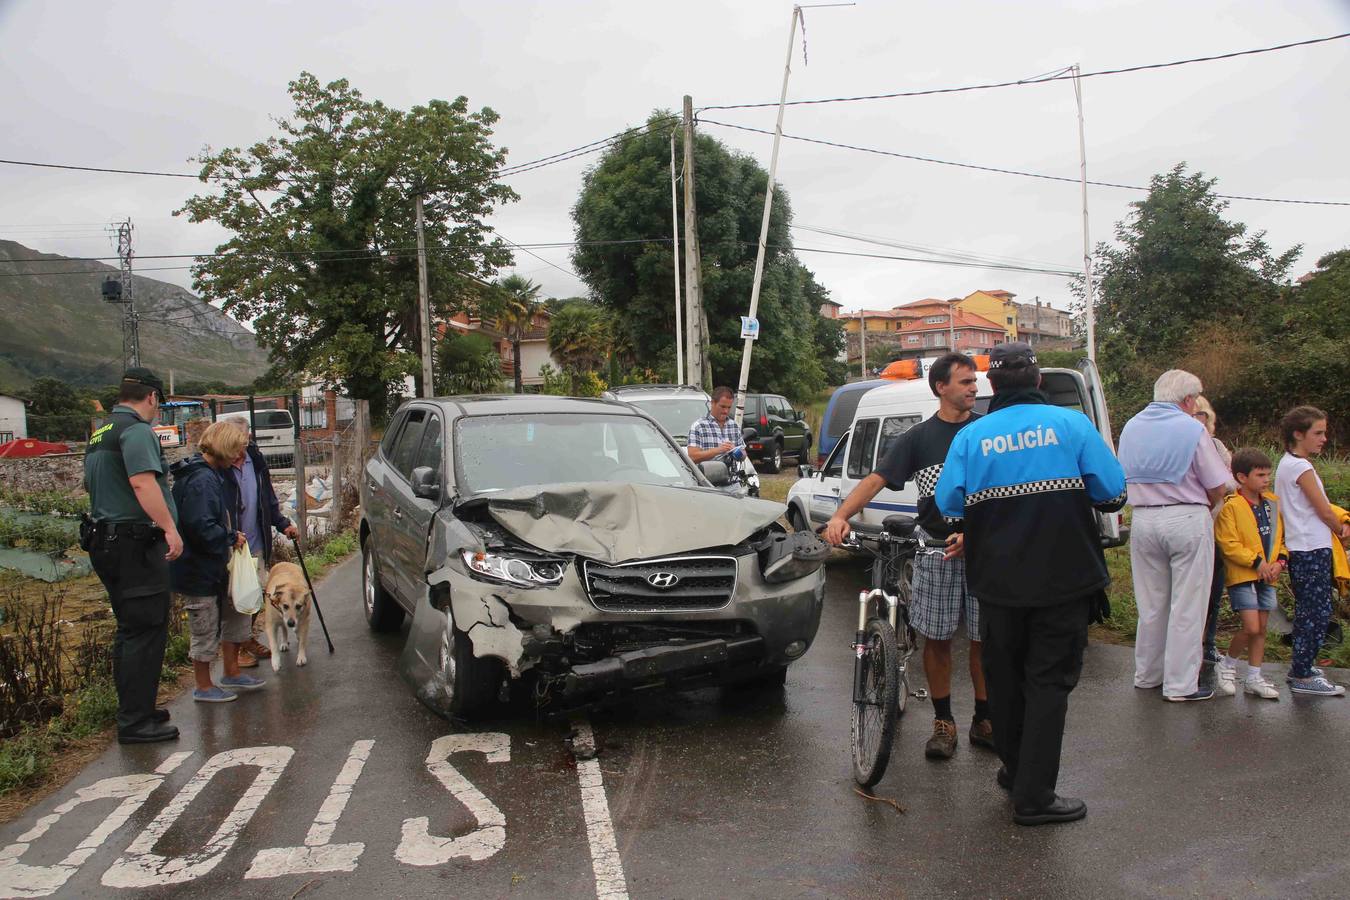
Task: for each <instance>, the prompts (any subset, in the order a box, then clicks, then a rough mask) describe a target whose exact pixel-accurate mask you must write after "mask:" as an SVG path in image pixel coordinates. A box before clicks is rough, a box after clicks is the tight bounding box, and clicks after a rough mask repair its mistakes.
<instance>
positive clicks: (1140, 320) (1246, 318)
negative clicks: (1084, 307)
mask: <svg viewBox="0 0 1350 900" xmlns="http://www.w3.org/2000/svg"><path fill="white" fill-rule="evenodd" d="M1214 184H1215V180H1214V179H1210V178H1206V177H1205V176H1204V175H1203V174H1202V173H1200V172H1196V173H1193V174H1187V172H1186V165H1185V164H1184V163H1181V164H1178V165H1177V166H1175V167H1174V168H1173V169H1172V170H1171V171H1169V172H1167V173H1165V174H1162V175H1155V176H1154V177H1153V179H1152V181H1151V182H1150V186H1149V193H1148V196H1147V197H1145V198H1144V199H1143V200H1140V201H1138V202H1135V203H1133V204H1131V205H1132V206H1133V211H1132V212H1131V214H1130V216H1129V217H1128V218H1127V219H1126V220H1125V221H1122V222H1119V223H1117V225H1116V240H1117V241H1118V242H1119V246H1109V245H1106V244H1101V245H1099V246H1098V248H1097V260H1098V262H1097V275H1098V276H1099V277H1100V289H1099V291H1098V296H1097V303H1096V321H1097V340H1098V355H1099V363H1100V365H1101V370H1102V377H1103V380H1104V381H1105V383H1106V387H1107V390H1108V393H1110V394H1111V395H1112V397H1111V399H1112V401H1113V405H1114V407H1115V408H1117V409H1120V410H1122V412H1125V413H1129V412H1132V411H1133V410H1136V409H1138V408H1139V407H1140V406H1142V405H1143V404H1144V403H1146V402H1147V401H1148V399H1149V397H1150V396H1151V391H1150V387H1151V385H1152V382H1153V379H1155V378H1156V377H1157V375H1158V374H1160V373H1161V372H1162V371H1163V370H1165V369H1170V368H1173V367H1175V366H1177V365H1179V364H1180V363H1181V361H1182V359H1183V358H1185V357H1186V356H1187V355H1188V354H1189V353H1191V352H1192V351H1204V350H1211V351H1212V350H1213V349H1214V348H1215V347H1217V346H1219V344H1218V341H1220V340H1225V341H1228V340H1236V339H1238V338H1240V337H1241V336H1242V335H1243V334H1246V333H1249V332H1251V331H1253V330H1255V329H1257V328H1259V323H1260V322H1262V321H1263V319H1264V318H1265V317H1266V315H1267V311H1268V310H1270V309H1271V308H1273V307H1275V306H1276V305H1277V303H1278V299H1279V296H1280V290H1281V283H1282V282H1284V281H1286V280H1287V278H1288V273H1289V268H1290V266H1292V265H1293V262H1294V260H1295V259H1296V258H1297V256H1298V254H1299V252H1300V251H1299V248H1298V247H1295V248H1292V249H1290V250H1287V251H1285V252H1284V253H1281V254H1279V255H1275V254H1274V253H1273V252H1272V251H1271V249H1270V247H1269V245H1268V244H1267V243H1266V241H1265V235H1264V232H1260V233H1257V234H1255V235H1252V236H1250V237H1247V227H1246V226H1245V225H1243V224H1241V223H1239V222H1230V221H1227V220H1226V219H1225V218H1224V213H1225V211H1226V210H1227V208H1228V203H1227V202H1226V201H1224V200H1221V199H1219V198H1218V197H1216V196H1215V193H1214ZM1080 290H1081V285H1080ZM1226 349H1227V350H1228V351H1230V352H1225V353H1224V354H1220V356H1222V357H1231V356H1232V352H1234V351H1237V350H1238V348H1237V347H1236V346H1235V345H1234V346H1230V347H1228V348H1226ZM1197 374H1201V373H1199V372H1197ZM1203 377H1204V376H1203V374H1202V378H1203ZM1211 399H1212V398H1211Z"/></svg>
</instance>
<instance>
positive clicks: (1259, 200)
mask: <svg viewBox="0 0 1350 900" xmlns="http://www.w3.org/2000/svg"><path fill="white" fill-rule="evenodd" d="M698 121H699V123H700V124H703V125H717V126H719V127H721V128H734V129H736V130H737V131H753V132H755V133H756V134H768V135H772V134H773V133H774V132H772V131H768V130H766V129H763V128H751V127H750V126H748V125H732V124H731V123H730V122H716V121H713V120H712V119H699V120H698ZM783 137H784V138H787V139H788V140H792V141H802V142H804V143H807V144H820V145H822V146H825V147H835V148H838V149H840V150H854V151H857V152H858V153H871V154H873V155H875V156H890V157H894V158H896V159H908V160H913V161H914V162H926V163H934V164H936V165H940V166H953V167H955V168H958V169H974V170H976V171H978V172H993V173H994V174H997V175H1020V176H1021V177H1023V178H1039V179H1042V180H1044V181H1062V182H1068V183H1071V184H1078V183H1079V180H1078V179H1077V178H1070V177H1067V176H1064V175H1046V174H1045V173H1043V172H1024V171H1022V170H1020V169H1004V168H1000V167H998V166H981V165H976V164H975V163H964V162H954V161H953V160H949V159H935V158H934V157H931V156H916V155H914V154H912V153H897V152H895V151H893V150H879V149H877V148H876V147H862V146H859V145H857V144H843V143H840V142H838V141H827V140H823V139H821V138H809V137H803V136H802V135H797V134H784V135H783ZM1088 184H1090V185H1094V186H1095V187H1109V188H1122V189H1124V190H1128V191H1147V190H1149V188H1147V187H1145V186H1143V185H1138V184H1120V183H1118V182H1114V181H1089V182H1088ZM1214 196H1215V197H1219V198H1221V199H1224V200H1251V201H1254V202H1257V203H1294V204H1298V205H1302V206H1350V201H1345V200H1290V199H1287V198H1283V197H1251V196H1247V195H1244V194H1215V195H1214Z"/></svg>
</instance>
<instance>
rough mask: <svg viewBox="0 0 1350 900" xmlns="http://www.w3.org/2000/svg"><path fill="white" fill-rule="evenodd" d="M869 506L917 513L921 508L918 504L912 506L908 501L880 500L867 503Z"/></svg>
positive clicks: (869, 507) (891, 510)
mask: <svg viewBox="0 0 1350 900" xmlns="http://www.w3.org/2000/svg"><path fill="white" fill-rule="evenodd" d="M867 508H868V509H884V510H888V511H889V512H903V513H917V512H918V511H919V508H918V507H917V506H910V505H909V504H907V503H881V502H879V501H873V502H871V503H869V504H867Z"/></svg>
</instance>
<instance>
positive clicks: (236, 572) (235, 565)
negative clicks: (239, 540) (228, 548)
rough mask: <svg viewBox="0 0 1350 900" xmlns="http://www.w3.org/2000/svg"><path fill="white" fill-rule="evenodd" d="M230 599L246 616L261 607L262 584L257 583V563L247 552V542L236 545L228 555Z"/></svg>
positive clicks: (236, 608)
mask: <svg viewBox="0 0 1350 900" xmlns="http://www.w3.org/2000/svg"><path fill="white" fill-rule="evenodd" d="M229 568H230V599H231V600H233V601H234V608H235V610H237V611H238V612H241V613H243V614H244V615H246V616H251V615H253V614H254V613H256V612H258V611H259V610H261V609H262V605H263V594H262V585H260V584H258V563H257V561H256V560H255V559H254V558H253V554H252V553H249V552H248V544H245V545H244V546H242V547H236V548H235V550H234V553H233V554H232V555H231V556H230V565H229Z"/></svg>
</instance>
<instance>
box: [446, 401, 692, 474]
mask: <svg viewBox="0 0 1350 900" xmlns="http://www.w3.org/2000/svg"><path fill="white" fill-rule="evenodd" d="M455 459H456V462H457V464H458V466H459V469H460V479H459V483H460V485H461V486H462V487H463V488H464V490H465V493H472V494H482V493H489V492H495V491H505V490H510V489H512V488H518V487H523V486H525V485H531V484H558V483H565V482H577V481H617V482H629V483H633V484H662V485H671V486H675V487H697V486H698V481H697V480H696V479H695V478H694V475H693V473H692V472H691V471H690V469H689V465H688V464H687V463H686V462H685V461H684V460H683V459H682V458H681V457H680V455H679V454H678V453H677V452H676V451H675V450H674V449H673V448H672V447H671V446H670V443H669V441H668V440H667V439H666V438H665V437H664V436H662V435H661V433H660V432H658V431H657V430H656V429H655V428H653V427H652V425H651V423H650V422H648V421H646V420H645V419H639V418H637V417H636V416H585V415H582V416H578V415H534V416H529V417H528V418H527V417H524V416H483V417H481V418H468V419H462V420H461V421H460V422H459V425H458V426H457V427H456V429H455Z"/></svg>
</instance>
